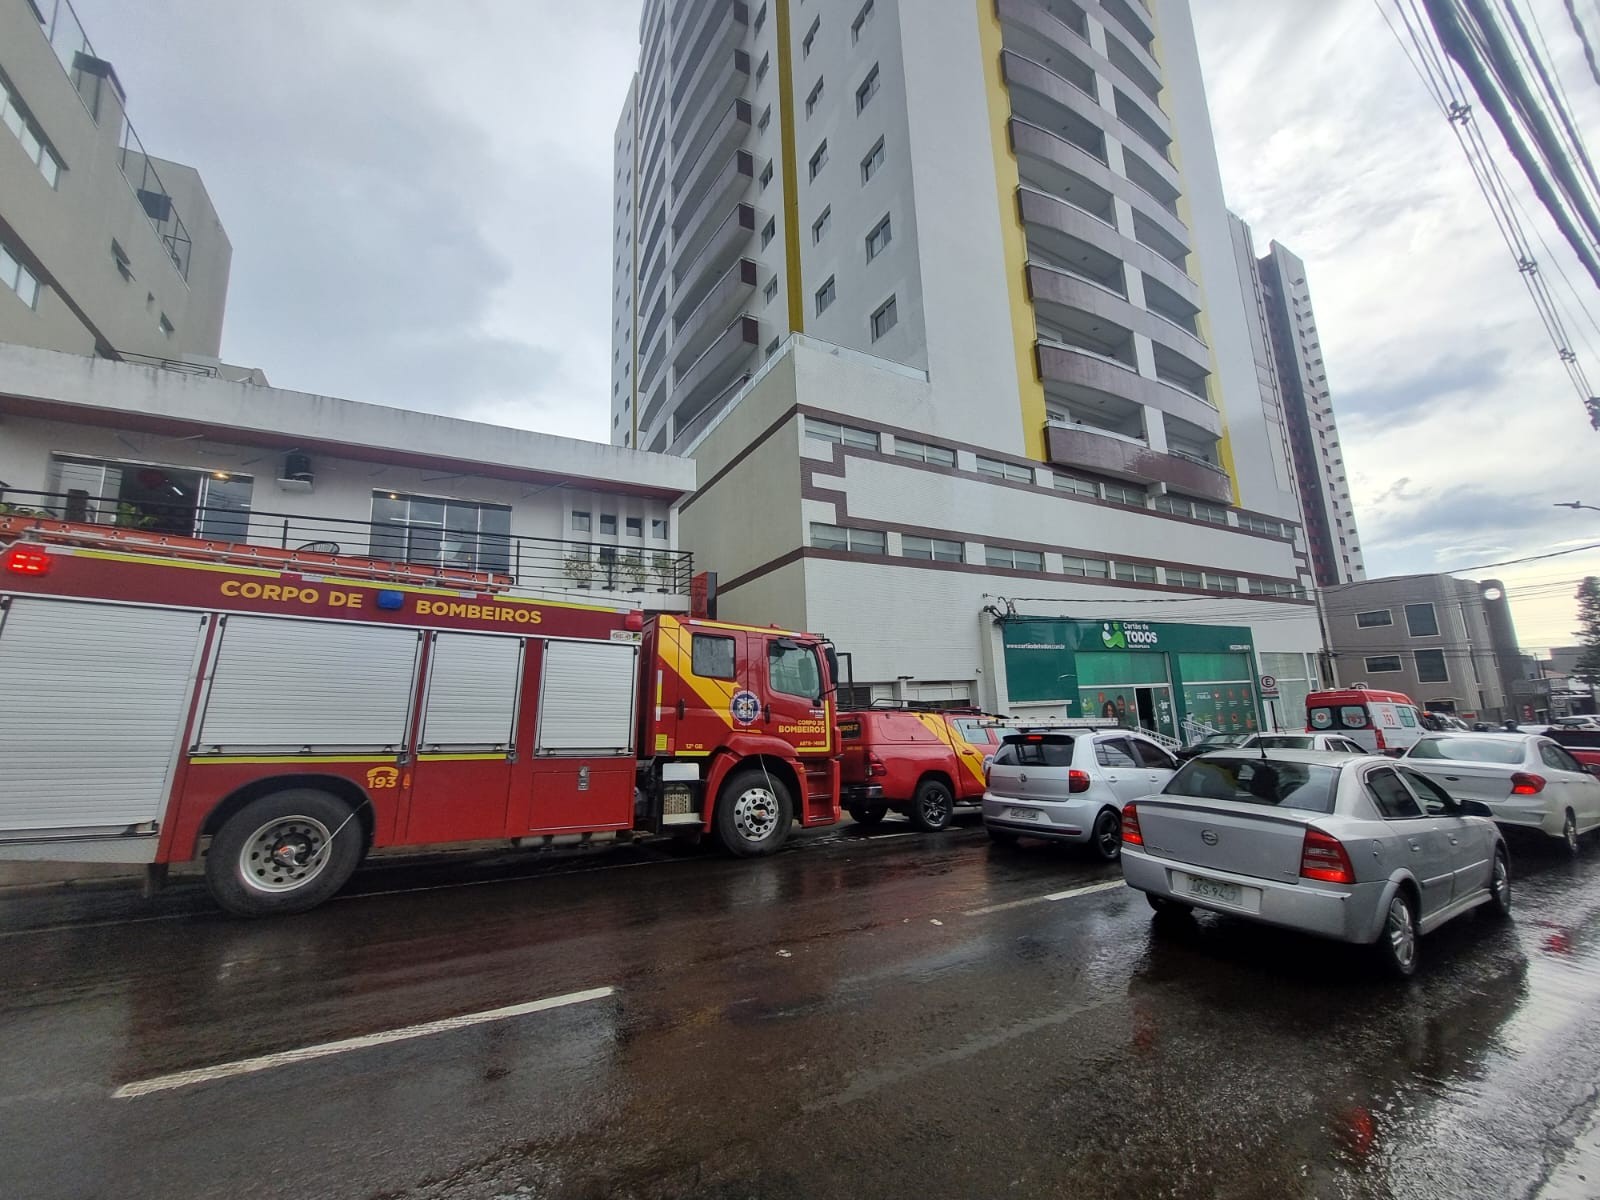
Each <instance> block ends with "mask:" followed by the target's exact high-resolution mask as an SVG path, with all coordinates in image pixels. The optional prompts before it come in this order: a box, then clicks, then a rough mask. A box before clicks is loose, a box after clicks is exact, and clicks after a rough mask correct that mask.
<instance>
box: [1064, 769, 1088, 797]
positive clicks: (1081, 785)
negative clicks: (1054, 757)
mask: <svg viewBox="0 0 1600 1200" xmlns="http://www.w3.org/2000/svg"><path fill="white" fill-rule="evenodd" d="M1088 790H1089V772H1087V771H1068V772H1067V791H1069V792H1087V791H1088Z"/></svg>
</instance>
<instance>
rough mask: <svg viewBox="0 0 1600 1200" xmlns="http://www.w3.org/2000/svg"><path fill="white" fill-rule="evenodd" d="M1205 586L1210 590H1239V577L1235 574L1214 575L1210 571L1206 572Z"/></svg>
mask: <svg viewBox="0 0 1600 1200" xmlns="http://www.w3.org/2000/svg"><path fill="white" fill-rule="evenodd" d="M1204 587H1205V589H1206V591H1208V592H1237V591H1238V590H1239V579H1238V577H1237V576H1234V575H1213V574H1212V573H1211V572H1210V571H1207V572H1206V573H1205V583H1204Z"/></svg>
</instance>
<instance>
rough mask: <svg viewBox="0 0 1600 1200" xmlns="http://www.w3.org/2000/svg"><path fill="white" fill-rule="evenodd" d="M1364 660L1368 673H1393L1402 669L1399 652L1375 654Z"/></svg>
mask: <svg viewBox="0 0 1600 1200" xmlns="http://www.w3.org/2000/svg"><path fill="white" fill-rule="evenodd" d="M1363 661H1364V662H1365V663H1366V667H1367V674H1368V675H1393V674H1395V673H1396V672H1398V671H1400V670H1401V669H1402V668H1401V666H1400V656H1399V655H1398V654H1374V655H1371V656H1370V657H1368V658H1366V659H1365V660H1363Z"/></svg>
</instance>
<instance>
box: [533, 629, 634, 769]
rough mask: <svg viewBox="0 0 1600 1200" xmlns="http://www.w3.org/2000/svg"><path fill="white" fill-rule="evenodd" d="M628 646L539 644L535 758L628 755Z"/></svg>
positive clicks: (630, 666) (631, 682) (631, 686)
mask: <svg viewBox="0 0 1600 1200" xmlns="http://www.w3.org/2000/svg"><path fill="white" fill-rule="evenodd" d="M638 655H639V647H638V645H637V644H636V643H634V642H568V641H561V640H558V639H552V640H550V641H548V642H546V643H545V648H544V669H543V672H542V675H541V682H540V686H539V735H538V738H537V740H536V742H535V746H534V750H535V753H537V754H552V755H585V754H617V755H622V754H633V753H634V739H633V717H634V689H635V687H636V686H637V684H638V679H639V669H638V662H637V659H638Z"/></svg>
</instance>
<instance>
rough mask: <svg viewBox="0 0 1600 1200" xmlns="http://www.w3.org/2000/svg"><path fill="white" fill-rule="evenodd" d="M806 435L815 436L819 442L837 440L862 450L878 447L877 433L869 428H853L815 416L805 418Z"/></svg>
mask: <svg viewBox="0 0 1600 1200" xmlns="http://www.w3.org/2000/svg"><path fill="white" fill-rule="evenodd" d="M806 436H807V437H808V438H816V439H817V441H819V442H839V443H842V444H843V445H846V446H856V447H859V448H860V449H862V450H876V449H877V448H878V435H877V434H875V433H873V432H872V431H871V430H867V429H853V428H851V427H850V426H849V425H840V424H838V423H836V422H834V421H819V420H818V419H817V418H816V417H807V418H806Z"/></svg>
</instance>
